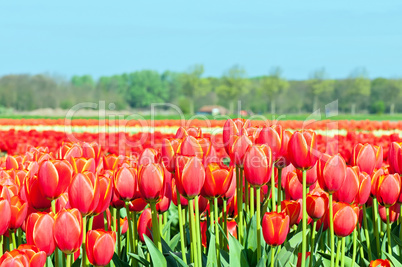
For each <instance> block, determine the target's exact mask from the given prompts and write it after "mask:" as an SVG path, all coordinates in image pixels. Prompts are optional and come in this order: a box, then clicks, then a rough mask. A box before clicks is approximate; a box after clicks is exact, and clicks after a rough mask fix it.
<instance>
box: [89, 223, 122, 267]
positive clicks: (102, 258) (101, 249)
mask: <svg viewBox="0 0 402 267" xmlns="http://www.w3.org/2000/svg"><path fill="white" fill-rule="evenodd" d="M115 245H116V232H106V231H104V230H90V231H88V233H87V242H86V244H85V250H86V252H87V256H88V260H89V262H90V263H91V264H92V265H94V266H105V265H107V264H109V262H110V261H111V260H112V257H113V253H114V248H115Z"/></svg>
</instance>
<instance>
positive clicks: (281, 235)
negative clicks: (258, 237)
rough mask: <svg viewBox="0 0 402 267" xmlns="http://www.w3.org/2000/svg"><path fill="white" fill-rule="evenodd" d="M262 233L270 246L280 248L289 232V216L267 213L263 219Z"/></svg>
mask: <svg viewBox="0 0 402 267" xmlns="http://www.w3.org/2000/svg"><path fill="white" fill-rule="evenodd" d="M261 224H262V233H263V236H264V239H265V242H267V244H268V245H270V246H279V245H281V244H283V242H285V240H286V236H287V235H288V232H289V216H288V215H286V214H284V213H277V212H267V213H265V215H264V217H263V218H262V223H261Z"/></svg>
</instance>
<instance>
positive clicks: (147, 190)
mask: <svg viewBox="0 0 402 267" xmlns="http://www.w3.org/2000/svg"><path fill="white" fill-rule="evenodd" d="M164 186H165V171H164V168H163V166H162V165H161V164H157V163H151V164H147V165H141V166H140V167H139V169H138V187H139V191H140V193H141V196H142V198H143V199H144V200H146V201H158V200H159V199H160V198H161V197H162V195H163V190H164Z"/></svg>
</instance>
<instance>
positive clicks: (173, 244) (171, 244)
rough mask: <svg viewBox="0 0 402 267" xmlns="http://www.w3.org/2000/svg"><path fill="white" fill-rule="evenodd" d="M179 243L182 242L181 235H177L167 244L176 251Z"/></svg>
mask: <svg viewBox="0 0 402 267" xmlns="http://www.w3.org/2000/svg"><path fill="white" fill-rule="evenodd" d="M179 241H180V233H177V234H176V235H175V236H174V237H173V238H172V239H170V241H168V242H167V244H168V246H169V247H170V248H171V249H172V250H173V251H175V250H176V247H177V244H178V243H179Z"/></svg>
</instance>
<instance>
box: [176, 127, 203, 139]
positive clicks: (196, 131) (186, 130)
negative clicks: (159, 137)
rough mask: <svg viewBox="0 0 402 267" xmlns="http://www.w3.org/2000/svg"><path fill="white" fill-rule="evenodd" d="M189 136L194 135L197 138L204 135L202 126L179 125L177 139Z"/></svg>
mask: <svg viewBox="0 0 402 267" xmlns="http://www.w3.org/2000/svg"><path fill="white" fill-rule="evenodd" d="M187 136H192V137H195V138H200V137H202V131H201V128H200V127H179V129H177V132H176V136H175V138H176V139H183V138H185V137H187Z"/></svg>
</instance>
